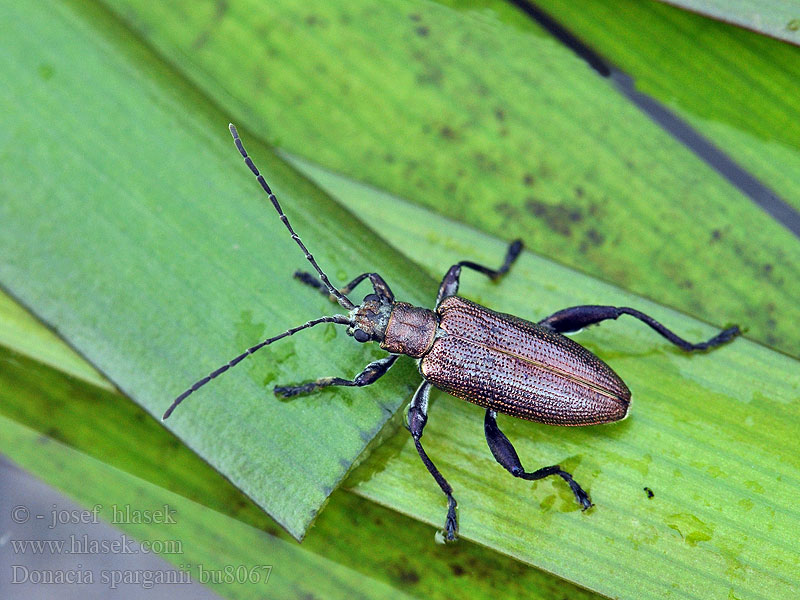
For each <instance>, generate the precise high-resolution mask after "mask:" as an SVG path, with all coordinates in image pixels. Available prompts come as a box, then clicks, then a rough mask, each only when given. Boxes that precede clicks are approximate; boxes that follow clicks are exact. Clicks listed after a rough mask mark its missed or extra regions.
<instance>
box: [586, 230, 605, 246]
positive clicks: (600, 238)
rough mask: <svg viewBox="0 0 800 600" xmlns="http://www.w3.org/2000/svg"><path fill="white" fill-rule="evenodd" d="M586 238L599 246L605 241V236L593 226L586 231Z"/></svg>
mask: <svg viewBox="0 0 800 600" xmlns="http://www.w3.org/2000/svg"><path fill="white" fill-rule="evenodd" d="M586 239H587V240H588V241H589V243H591V244H592V245H593V246H599V245H600V244H602V243H603V242H604V241H605V239H606V238H605V236H604V235H603V234H602V233H600V232H599V231H597V230H596V229H594V228H591V229H589V230H587V231H586Z"/></svg>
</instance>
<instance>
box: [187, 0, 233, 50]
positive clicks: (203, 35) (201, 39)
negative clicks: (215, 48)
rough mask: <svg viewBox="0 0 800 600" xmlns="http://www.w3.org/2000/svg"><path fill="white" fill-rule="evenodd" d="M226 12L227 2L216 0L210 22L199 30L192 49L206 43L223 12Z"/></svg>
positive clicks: (196, 48)
mask: <svg viewBox="0 0 800 600" xmlns="http://www.w3.org/2000/svg"><path fill="white" fill-rule="evenodd" d="M227 12H228V2H227V0H217V2H216V4H215V6H214V15H213V16H212V17H211V23H209V24H208V25H207V26H206V27H205V28H204V29H203V30H202V31H201V32H200V34H199V35H198V36H197V37H196V38H195V39H194V42H192V49H194V50H199V49H200V48H202V47H203V46H205V45H206V42H208V40H209V38H210V37H211V34H212V33H214V30H215V29H216V28H217V25H218V24H219V22H220V21H222V19H223V18H224V17H225V13H227Z"/></svg>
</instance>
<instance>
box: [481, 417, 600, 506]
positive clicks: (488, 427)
mask: <svg viewBox="0 0 800 600" xmlns="http://www.w3.org/2000/svg"><path fill="white" fill-rule="evenodd" d="M483 429H484V432H485V433H486V442H487V443H488V444H489V450H491V451H492V455H494V458H495V460H496V461H497V462H498V463H500V465H501V466H502V467H503V468H505V469H506V471H508V472H509V473H511V474H512V475H513V476H514V477H519V478H521V479H527V480H529V481H533V480H536V479H542V478H544V477H549V476H550V475H558V476H559V477H561V478H562V479H563V480H564V481H566V482H567V484H569V487H570V489H571V490H572V493H573V494H575V499H576V500H577V501H578V504H580V505H581V506H582V507H583V510H586V509H587V508H590V507H591V506H592V501H591V500H590V499H589V494H587V493H586V492H585V491H584V490H583V488H582V487H581V486H580V485H578V482H576V481H575V480H574V479H573V478H572V475H570V474H569V473H567V472H566V471H564V470H562V469H561V467H560V466H558V465H553V466H552V467H543V468H541V469H537V470H536V471H532V472H528V471H526V470H525V469H523V468H522V463H521V462H520V460H519V456H518V455H517V451H516V450H514V446H513V445H512V444H511V442H510V441H509V439H508V438H507V437H506V435H505V434H504V433H503V432H502V431H500V428H499V427H498V426H497V413H496V412H495V411H493V410H491V409H487V410H486V418H485V419H484V421H483Z"/></svg>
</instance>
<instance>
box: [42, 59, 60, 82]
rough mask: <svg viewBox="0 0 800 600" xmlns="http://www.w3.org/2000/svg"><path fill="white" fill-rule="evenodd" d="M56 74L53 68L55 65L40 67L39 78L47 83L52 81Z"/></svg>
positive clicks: (44, 64)
mask: <svg viewBox="0 0 800 600" xmlns="http://www.w3.org/2000/svg"><path fill="white" fill-rule="evenodd" d="M55 72H56V70H55V69H54V68H53V65H50V64H47V63H43V64H41V65H39V77H41V78H42V79H44V80H45V81H48V80H50V79H52V78H53V75H54V74H55Z"/></svg>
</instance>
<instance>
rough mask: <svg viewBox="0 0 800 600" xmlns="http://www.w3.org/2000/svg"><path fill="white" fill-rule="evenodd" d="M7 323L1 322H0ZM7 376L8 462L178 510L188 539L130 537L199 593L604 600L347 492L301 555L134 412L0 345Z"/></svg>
mask: <svg viewBox="0 0 800 600" xmlns="http://www.w3.org/2000/svg"><path fill="white" fill-rule="evenodd" d="M3 306H5V305H3ZM7 317H8V313H7V312H6V311H5V310H4V309H3V310H0V323H6V322H7V321H8V318H7ZM19 323H20V322H19V321H13V322H12V323H11V324H10V325H9V326H8V327H3V329H2V331H7V330H8V329H12V328H15V327H14V326H15V325H17V324H19ZM16 328H17V330H18V333H24V334H28V335H36V329H37V328H39V329H41V325H32V324H31V322H26V323H25V324H24V326H22V327H16ZM16 337H18V336H13V339H16ZM2 341H3V342H5V341H6V340H5V339H4V338H3V339H2ZM69 354H70V353H69V351H68V350H67V351H59V352H58V359H59V362H61V363H64V364H67V365H69V364H72V361H78V360H79V359H78V358H77V357H75V356H74V353H73V354H72V356H71V357H70V355H69ZM0 365H2V369H0V413H2V415H3V416H2V417H0V431H1V432H2V435H0V452H2V453H4V454H6V455H8V456H10V457H11V458H12V459H13V460H14V461H16V462H17V463H18V464H20V465H22V466H24V467H25V468H26V469H29V470H30V471H31V472H33V473H34V474H36V475H37V476H39V477H41V478H43V479H44V480H45V481H47V482H48V483H50V484H52V485H55V486H57V487H59V488H60V489H62V490H64V491H65V492H66V493H67V494H69V495H70V496H72V497H73V498H75V499H76V500H78V501H79V502H82V503H83V504H84V505H85V506H87V507H92V506H94V505H95V504H97V503H101V504H103V505H104V506H106V508H108V507H109V506H110V505H111V504H113V503H115V502H116V503H117V504H119V505H130V506H131V507H132V508H133V509H136V508H139V509H147V510H151V511H152V510H155V509H158V508H161V506H162V505H163V504H165V503H166V504H169V505H170V506H171V507H172V508H174V509H176V510H177V513H178V518H177V521H178V527H177V528H176V527H173V526H172V525H167V526H165V527H157V526H153V527H148V528H142V527H138V526H136V524H128V525H129V527H127V528H126V531H127V532H129V533H130V534H131V535H134V536H136V537H137V539H139V540H165V539H166V540H175V541H177V542H179V543H180V544H181V545H182V547H183V549H184V552H183V553H181V554H173V555H166V554H165V555H164V558H165V559H167V560H172V561H173V562H174V563H175V564H176V565H177V566H180V565H193V566H192V568H191V569H190V572H191V574H192V577H193V578H195V579H196V580H197V579H199V575H200V574H199V572H198V568H197V565H198V564H203V565H204V567H205V568H206V570H208V569H214V568H224V567H225V564H226V563H225V561H228V562H227V564H233V565H247V566H248V567H250V566H253V565H260V564H264V562H265V561H266V562H269V563H271V564H272V565H273V573H272V574H271V577H270V580H269V586H267V587H266V588H265V587H264V586H262V585H253V586H242V585H226V586H220V587H217V588H216V591H217V592H218V593H219V594H220V595H222V596H223V597H227V598H250V597H256V598H262V597H263V593H264V590H265V589H266V590H268V591H269V597H270V598H281V597H287V598H296V597H298V596H301V595H302V594H303V593H305V594H313V595H315V596H317V597H324V598H333V597H340V596H343V597H353V595H356V596H365V597H369V598H374V597H377V596H379V595H384V596H387V597H396V596H397V594H400V593H404V592H405V593H408V594H411V595H414V596H415V597H419V598H428V599H438V598H442V599H444V598H451V597H453V596H456V597H470V598H496V597H497V596H498V595H500V596H502V597H503V598H535V599H541V600H556V599H558V600H563V599H564V598H569V599H574V600H589V599H591V598H597V596H595V595H594V594H591V593H589V592H586V591H582V590H579V589H577V588H575V587H574V586H572V585H570V584H569V583H567V582H565V581H563V580H561V579H559V578H556V577H553V576H551V575H548V574H546V573H543V572H541V571H539V570H537V569H533V568H531V567H528V566H526V565H524V564H522V563H519V562H517V561H515V560H513V559H511V558H508V557H504V556H501V555H498V554H496V553H494V552H492V551H491V550H489V549H484V548H481V547H479V546H477V545H475V544H470V543H464V544H460V545H459V546H458V547H455V548H450V547H447V548H445V547H442V546H440V545H437V544H434V543H432V536H431V532H430V528H429V527H427V526H426V525H423V524H422V523H418V522H415V521H412V520H411V519H409V518H408V517H405V516H402V515H400V514H399V513H395V512H393V511H390V510H387V509H385V508H382V507H380V506H378V505H376V504H374V503H371V502H369V501H367V500H364V499H361V498H359V497H358V496H356V495H353V494H350V493H347V492H343V491H340V492H337V493H334V494H333V495H332V497H331V501H330V502H329V503H328V504H327V506H326V507H325V510H324V511H323V513H322V515H320V517H319V518H318V519H317V520H316V521H315V523H314V527H313V528H312V530H311V531H310V532H309V535H308V537H307V538H306V539H305V541H304V543H303V546H302V548H303V551H301V550H300V549H299V548H298V547H297V545H296V544H295V543H293V542H292V543H287V542H288V540H289V536H288V535H287V534H285V533H283V532H282V531H281V530H280V529H279V528H278V526H277V524H276V523H275V522H274V521H272V520H271V519H270V518H269V517H267V516H266V515H265V514H264V513H263V512H262V511H261V510H260V509H259V508H258V507H257V506H256V505H255V504H254V503H253V502H252V501H251V500H249V499H248V498H247V497H246V496H245V495H244V494H242V493H241V492H240V491H238V490H237V489H236V488H234V486H233V485H232V484H231V483H230V482H229V481H227V480H226V479H225V478H224V477H222V476H221V475H220V474H219V473H217V472H216V471H215V470H214V469H212V468H211V467H210V466H209V465H207V464H206V463H204V462H203V461H202V460H201V459H200V458H198V456H197V455H196V454H194V453H192V452H191V451H190V450H189V449H188V448H187V447H186V446H184V445H183V444H180V443H179V442H178V440H176V439H175V437H174V436H173V435H172V434H170V433H169V432H168V431H166V430H165V429H164V428H163V427H161V426H160V425H158V424H157V423H156V422H155V421H154V420H153V419H151V418H149V417H148V415H147V414H146V413H145V412H144V410H143V409H141V408H140V407H138V406H137V405H136V404H134V403H132V402H130V401H128V400H127V399H125V398H123V397H121V396H119V395H118V394H115V393H110V392H108V391H106V390H102V389H100V388H95V387H93V386H92V385H87V384H86V383H85V382H81V381H77V380H75V379H73V378H71V377H66V376H65V375H64V374H62V373H60V372H57V371H55V370H53V369H52V368H50V367H48V366H45V365H42V364H39V363H35V362H34V361H32V360H30V359H28V358H25V357H22V356H21V355H19V354H17V353H14V352H11V351H9V350H6V349H5V348H3V347H2V346H0ZM142 440H146V443H143V442H142ZM62 443H63V444H64V446H62V445H61V444H62ZM70 448H71V449H74V450H70ZM98 460H99V461H102V462H103V463H104V464H100V463H99V462H98ZM156 486H157V487H156ZM145 492H146V493H145ZM175 494H178V496H176V495H175ZM192 501H193V502H192ZM195 503H199V504H195ZM200 505H202V507H207V508H202V507H201V506H200ZM231 517H233V518H235V521H234V520H232V519H231ZM123 525H124V524H123ZM259 531H261V532H266V534H264V533H261V534H259V533H257V532H259ZM15 533H16V534H21V532H20V531H16V532H15ZM267 534H268V535H267ZM220 547H223V548H225V549H226V554H225V555H224V556H221V555H220V554H219V549H220ZM444 580H446V581H447V585H442V581H444ZM388 586H391V587H390V588H389V587H388ZM387 589H391V591H392V593H388V591H387Z"/></svg>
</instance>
